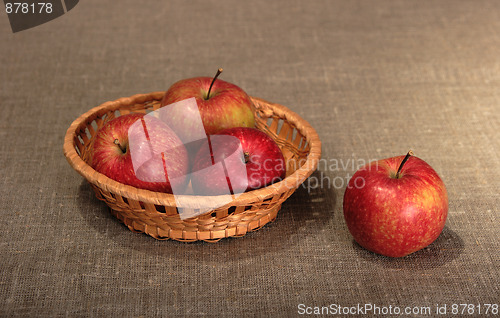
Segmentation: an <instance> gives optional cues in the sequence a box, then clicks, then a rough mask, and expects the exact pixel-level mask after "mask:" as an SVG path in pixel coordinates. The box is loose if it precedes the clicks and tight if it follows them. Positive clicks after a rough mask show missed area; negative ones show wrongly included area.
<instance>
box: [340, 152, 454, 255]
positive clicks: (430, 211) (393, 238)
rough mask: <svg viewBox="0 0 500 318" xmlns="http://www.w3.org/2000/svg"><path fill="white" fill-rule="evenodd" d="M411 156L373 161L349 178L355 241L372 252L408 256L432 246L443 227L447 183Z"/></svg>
mask: <svg viewBox="0 0 500 318" xmlns="http://www.w3.org/2000/svg"><path fill="white" fill-rule="evenodd" d="M412 155H413V153H412V152H411V151H410V152H408V154H407V155H406V156H398V157H392V158H388V159H383V160H379V161H376V162H371V163H369V164H367V165H366V166H364V167H362V168H360V169H359V170H358V171H357V172H356V173H355V174H354V175H353V176H352V178H351V179H350V180H349V183H348V185H347V188H346V191H345V193H344V203H343V205H344V218H345V221H346V223H347V227H348V229H349V231H350V232H351V234H352V236H353V237H354V239H355V240H356V241H357V242H358V243H359V245H361V246H362V247H364V248H366V249H367V250H369V251H372V252H375V253H378V254H382V255H385V256H390V257H402V256H406V255H408V254H411V253H413V252H416V251H418V250H420V249H422V248H424V247H426V246H428V245H429V244H431V243H432V242H433V241H434V240H435V239H436V238H437V237H438V236H439V234H440V233H441V231H442V230H443V228H444V225H445V222H446V217H447V214H448V196H447V192H446V188H445V186H444V183H443V181H442V180H441V178H440V177H439V176H438V174H437V173H436V171H434V169H432V167H431V166H430V165H429V164H427V163H426V162H425V161H423V160H422V159H419V158H417V157H414V156H412Z"/></svg>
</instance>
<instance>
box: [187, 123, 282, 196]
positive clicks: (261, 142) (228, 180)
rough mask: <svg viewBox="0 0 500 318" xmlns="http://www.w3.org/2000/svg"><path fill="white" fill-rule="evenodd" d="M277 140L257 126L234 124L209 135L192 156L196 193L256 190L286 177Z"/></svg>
mask: <svg viewBox="0 0 500 318" xmlns="http://www.w3.org/2000/svg"><path fill="white" fill-rule="evenodd" d="M285 167H286V166H285V159H284V157H283V154H282V153H281V150H280V148H279V147H278V145H277V144H276V142H275V141H274V140H273V139H272V138H271V137H269V136H268V135H266V134H265V133H264V132H262V131H260V130H258V129H256V128H248V127H236V128H229V129H225V130H223V131H221V132H219V133H218V134H216V135H211V136H209V139H208V143H206V144H205V145H204V146H203V147H201V149H200V150H199V152H198V154H197V155H196V158H195V159H194V165H193V170H192V173H191V182H192V186H193V190H194V193H195V194H202V195H220V194H235V193H242V192H245V191H248V190H254V189H259V188H262V187H265V186H267V185H269V184H271V183H274V182H277V181H280V180H282V179H283V178H284V177H285V169H286V168H285Z"/></svg>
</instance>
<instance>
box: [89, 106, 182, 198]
mask: <svg viewBox="0 0 500 318" xmlns="http://www.w3.org/2000/svg"><path fill="white" fill-rule="evenodd" d="M187 156H188V154H187V151H186V149H185V147H184V145H183V143H182V142H181V140H180V139H179V137H178V136H177V135H176V134H175V133H174V132H173V131H172V129H170V127H168V126H167V125H166V124H165V123H163V122H162V121H160V120H158V119H156V118H155V117H153V116H150V115H144V114H137V113H132V114H127V115H123V116H119V117H117V118H114V119H112V120H110V121H109V122H107V123H106V124H105V125H104V126H103V127H101V128H100V129H99V131H98V132H97V134H96V138H95V140H94V144H93V155H92V163H91V165H92V167H93V168H94V169H95V170H96V171H98V172H100V173H102V174H104V175H106V176H108V177H109V178H111V179H113V180H115V181H118V182H120V183H123V184H127V185H131V186H134V187H137V188H141V189H147V190H151V191H158V192H167V193H172V192H173V191H175V192H176V193H180V191H182V190H183V189H184V188H185V186H186V183H187V181H188V180H187V176H186V175H187V174H188V164H187V162H188V158H187Z"/></svg>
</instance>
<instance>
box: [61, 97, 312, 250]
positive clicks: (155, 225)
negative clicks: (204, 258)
mask: <svg viewBox="0 0 500 318" xmlns="http://www.w3.org/2000/svg"><path fill="white" fill-rule="evenodd" d="M164 93H165V92H153V93H149V94H138V95H134V96H131V97H124V98H120V99H117V100H115V101H109V102H106V103H104V104H102V105H100V106H97V107H95V108H93V109H91V110H89V111H88V112H86V113H85V114H83V115H81V116H80V117H79V118H78V119H76V120H75V121H74V122H73V123H72V124H71V126H70V127H69V129H68V131H67V133H66V136H65V138H64V155H65V156H66V159H67V160H68V162H69V164H70V165H71V166H72V167H73V168H74V169H75V170H76V171H77V172H78V173H79V174H81V175H82V176H83V177H84V178H85V179H86V180H87V181H88V182H89V183H90V185H91V187H92V188H93V190H94V192H95V194H96V196H97V198H98V199H100V200H102V201H105V202H106V204H107V205H108V206H109V207H110V209H111V213H112V214H113V215H114V216H115V217H116V218H118V219H119V220H120V221H122V222H123V223H124V224H125V225H126V226H127V227H128V228H129V229H130V230H131V231H134V232H141V233H146V234H148V235H150V236H152V237H154V238H156V239H173V240H177V241H183V242H193V241H199V240H202V241H207V242H217V241H219V240H220V239H222V238H227V237H239V236H243V235H245V234H246V233H247V232H250V231H255V230H258V229H260V228H261V227H262V226H264V225H265V224H266V223H268V222H270V221H274V220H275V218H276V216H277V214H278V211H279V210H280V209H281V204H282V203H283V202H284V201H285V200H286V199H287V198H288V197H289V196H290V195H291V194H292V193H293V192H294V191H295V190H296V189H297V188H298V187H299V186H300V185H301V184H302V183H303V182H304V181H305V180H306V179H307V178H308V177H309V176H310V175H311V174H312V173H313V171H314V170H316V168H317V166H318V162H319V159H320V157H321V141H320V139H319V137H318V135H317V133H316V131H315V130H314V128H312V127H311V126H310V125H309V124H308V123H307V122H306V121H305V120H303V119H302V118H300V116H298V115H297V114H296V113H294V112H292V111H291V110H289V109H287V108H286V107H285V106H282V105H279V104H274V103H270V102H267V101H265V100H263V99H260V98H256V97H251V99H252V102H253V103H254V106H255V117H256V127H257V128H258V129H260V130H262V131H264V132H265V133H267V134H268V135H269V136H271V137H272V138H273V139H274V140H275V141H276V143H277V144H278V145H279V147H280V148H281V150H282V153H283V156H284V157H285V161H286V163H287V171H286V178H285V179H283V180H282V181H280V182H277V183H274V184H272V185H269V186H267V187H265V188H261V189H257V190H252V191H248V192H245V193H243V194H241V195H240V196H238V197H237V198H236V199H234V200H233V201H231V202H230V203H228V204H226V205H224V206H222V207H219V208H216V209H214V210H212V211H209V212H206V213H204V214H202V215H198V216H195V217H192V218H188V219H181V218H180V215H179V213H178V210H177V206H176V200H175V197H174V195H173V194H168V193H160V192H153V191H149V190H143V189H138V188H135V187H132V186H129V185H125V184H122V183H119V182H117V181H114V180H112V179H111V178H108V177H107V176H105V175H104V174H101V173H99V172H97V171H96V170H94V169H93V168H92V167H91V166H90V165H89V163H90V160H91V151H92V143H93V140H94V139H95V138H94V137H95V135H96V133H97V131H98V129H99V128H101V127H102V126H103V125H104V123H106V122H107V121H109V120H111V119H113V118H115V117H117V116H120V115H125V114H128V113H131V112H138V113H147V112H150V111H154V110H157V109H159V108H160V101H161V99H162V98H163V95H164ZM200 199H203V197H200V196H195V195H191V196H187V195H186V196H185V197H184V200H187V201H183V202H189V201H191V200H194V201H197V200H200ZM194 212H195V213H196V211H194Z"/></svg>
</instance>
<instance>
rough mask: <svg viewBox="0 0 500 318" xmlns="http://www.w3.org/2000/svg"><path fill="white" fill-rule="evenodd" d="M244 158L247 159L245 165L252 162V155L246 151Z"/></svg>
mask: <svg viewBox="0 0 500 318" xmlns="http://www.w3.org/2000/svg"><path fill="white" fill-rule="evenodd" d="M243 157H244V158H245V164H247V163H248V162H249V161H250V153H249V152H247V151H245V152H244V153H243Z"/></svg>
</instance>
